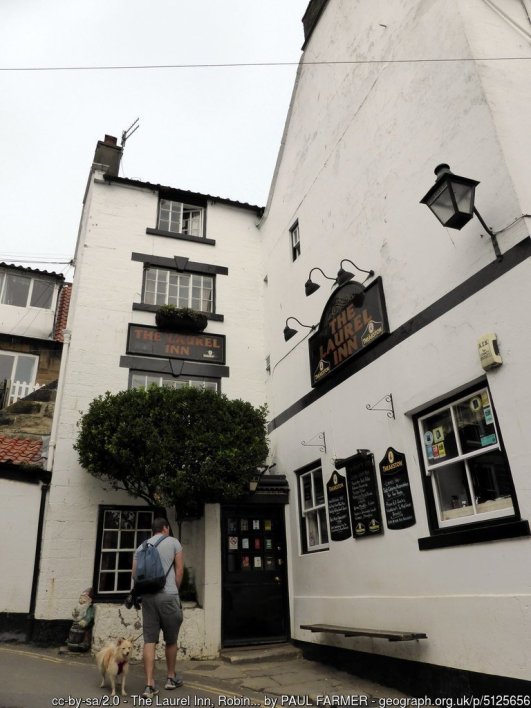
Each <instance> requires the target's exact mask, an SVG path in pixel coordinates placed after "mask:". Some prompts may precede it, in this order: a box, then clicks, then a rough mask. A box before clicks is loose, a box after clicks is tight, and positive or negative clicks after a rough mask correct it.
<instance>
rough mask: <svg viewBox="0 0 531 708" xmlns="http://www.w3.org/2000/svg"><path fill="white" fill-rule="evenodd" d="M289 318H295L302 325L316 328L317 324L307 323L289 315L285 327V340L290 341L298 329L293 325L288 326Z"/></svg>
mask: <svg viewBox="0 0 531 708" xmlns="http://www.w3.org/2000/svg"><path fill="white" fill-rule="evenodd" d="M288 320H295V322H298V323H299V324H300V326H301V327H307V328H308V329H315V328H316V327H317V325H305V324H303V323H302V322H300V320H298V319H297V318H296V317H288V319H287V320H286V326H285V327H284V341H286V342H288V341H289V340H290V339H291V338H292V337H294V336H295V335H296V334H297V332H298V330H297V329H293V327H289V326H288Z"/></svg>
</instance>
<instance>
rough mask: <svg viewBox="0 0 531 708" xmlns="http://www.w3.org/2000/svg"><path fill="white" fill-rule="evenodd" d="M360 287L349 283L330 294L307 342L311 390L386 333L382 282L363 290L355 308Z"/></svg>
mask: <svg viewBox="0 0 531 708" xmlns="http://www.w3.org/2000/svg"><path fill="white" fill-rule="evenodd" d="M359 288H360V286H359V284H357V283H353V282H349V283H347V284H346V285H343V286H342V287H340V288H338V289H337V290H336V291H335V292H333V293H332V295H331V296H330V298H329V300H328V302H327V303H326V305H325V308H324V310H323V314H322V316H321V321H320V323H319V328H318V330H317V332H316V333H315V334H314V335H313V336H312V337H310V339H309V340H308V348H309V354H310V371H311V378H312V386H317V385H318V384H320V383H321V382H322V381H325V380H326V379H327V378H328V377H329V376H330V375H331V374H333V373H334V371H336V369H338V368H339V367H341V366H343V364H345V363H346V362H348V361H351V360H352V359H353V358H354V357H356V356H358V355H359V354H361V353H362V352H363V351H364V350H365V349H367V348H368V347H369V346H371V345H372V344H373V343H374V342H376V341H377V340H378V339H380V337H382V336H383V335H385V334H388V332H389V325H388V323H387V313H386V309H385V300H384V294H383V286H382V279H381V278H377V279H376V280H375V281H374V282H372V283H371V284H370V285H369V286H368V287H367V288H366V290H365V298H364V301H363V305H361V307H360V306H358V307H356V306H355V305H354V300H355V299H357V297H359V292H360V290H359Z"/></svg>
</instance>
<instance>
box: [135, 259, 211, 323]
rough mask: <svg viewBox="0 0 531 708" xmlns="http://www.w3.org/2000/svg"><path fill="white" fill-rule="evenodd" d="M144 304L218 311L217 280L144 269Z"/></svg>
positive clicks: (153, 268) (154, 268)
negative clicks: (215, 292)
mask: <svg viewBox="0 0 531 708" xmlns="http://www.w3.org/2000/svg"><path fill="white" fill-rule="evenodd" d="M142 302H143V303H144V304H147V305H175V306H176V307H189V308H190V309H192V310H197V311H199V312H214V277H213V276H211V275H200V274H199V273H180V272H179V271H177V270H171V269H168V268H156V267H154V266H148V267H146V268H145V270H144V287H143V297H142Z"/></svg>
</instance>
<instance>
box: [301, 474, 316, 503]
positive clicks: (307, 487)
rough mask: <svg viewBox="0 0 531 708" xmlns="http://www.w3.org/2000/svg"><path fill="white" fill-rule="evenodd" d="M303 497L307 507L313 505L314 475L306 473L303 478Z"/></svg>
mask: <svg viewBox="0 0 531 708" xmlns="http://www.w3.org/2000/svg"><path fill="white" fill-rule="evenodd" d="M302 498H303V500H304V508H305V509H308V508H309V507H311V506H313V497H312V477H311V475H309V474H307V475H304V477H303V478H302Z"/></svg>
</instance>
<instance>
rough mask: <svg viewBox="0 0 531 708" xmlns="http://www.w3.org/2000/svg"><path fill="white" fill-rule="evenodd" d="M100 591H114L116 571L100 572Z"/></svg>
mask: <svg viewBox="0 0 531 708" xmlns="http://www.w3.org/2000/svg"><path fill="white" fill-rule="evenodd" d="M98 591H99V592H113V591H114V573H100V581H99V583H98Z"/></svg>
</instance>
